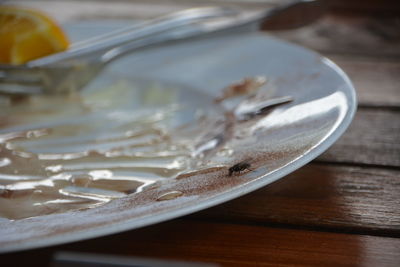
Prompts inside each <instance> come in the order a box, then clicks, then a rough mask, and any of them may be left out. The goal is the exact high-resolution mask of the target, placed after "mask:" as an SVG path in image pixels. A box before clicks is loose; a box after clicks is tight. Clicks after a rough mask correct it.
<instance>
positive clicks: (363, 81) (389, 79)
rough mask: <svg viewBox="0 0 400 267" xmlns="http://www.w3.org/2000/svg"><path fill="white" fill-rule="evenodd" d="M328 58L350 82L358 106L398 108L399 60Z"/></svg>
mask: <svg viewBox="0 0 400 267" xmlns="http://www.w3.org/2000/svg"><path fill="white" fill-rule="evenodd" d="M399 50H400V47H399ZM329 58H330V59H331V60H333V61H334V62H335V63H336V64H337V65H338V66H339V67H341V68H342V69H343V70H344V71H345V72H346V73H347V75H348V76H349V77H350V79H351V80H352V82H353V84H354V87H355V88H356V92H357V98H358V102H359V105H360V106H375V107H382V106H385V107H400V75H399V73H400V60H397V61H393V60H385V59H375V58H359V57H346V56H336V55H333V56H329Z"/></svg>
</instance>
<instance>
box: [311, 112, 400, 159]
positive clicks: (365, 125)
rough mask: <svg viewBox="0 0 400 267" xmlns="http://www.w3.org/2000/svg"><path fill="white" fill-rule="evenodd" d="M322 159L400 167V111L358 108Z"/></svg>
mask: <svg viewBox="0 0 400 267" xmlns="http://www.w3.org/2000/svg"><path fill="white" fill-rule="evenodd" d="M317 160H318V161H322V162H340V163H352V164H360V163H363V164H371V165H381V166H392V167H399V166H400V111H395V110H382V109H375V108H373V109H365V108H364V109H362V108H360V109H359V110H358V112H357V114H356V116H355V118H354V121H353V122H352V124H351V125H350V127H349V129H348V130H347V131H346V132H345V134H344V135H343V136H342V137H341V138H340V139H339V140H338V142H336V143H335V144H334V145H333V146H332V147H331V148H330V149H328V151H327V152H325V153H324V154H322V155H321V156H320V157H318V159H317Z"/></svg>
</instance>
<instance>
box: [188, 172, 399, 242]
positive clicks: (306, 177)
mask: <svg viewBox="0 0 400 267" xmlns="http://www.w3.org/2000/svg"><path fill="white" fill-rule="evenodd" d="M192 217H193V218H197V219H207V220H219V221H238V222H242V223H252V224H254V223H256V224H266V225H268V224H270V225H271V224H272V225H277V224H279V225H291V226H292V227H293V226H302V227H306V228H318V229H326V230H332V229H335V230H336V231H345V232H350V231H354V232H358V233H373V234H380V235H382V234H383V235H396V236H400V170H385V169H376V168H365V167H345V166H336V165H333V166H331V165H327V164H309V165H307V166H305V167H303V168H302V169H300V170H298V171H296V172H294V173H293V174H290V175H289V176H287V177H285V178H283V179H281V180H279V181H277V182H275V183H273V184H271V185H268V186H267V187H264V188H262V189H259V190H257V191H255V192H253V193H251V194H249V195H246V196H243V197H241V198H238V199H235V200H232V201H230V202H228V203H225V204H223V205H219V206H216V207H214V208H210V209H207V210H205V211H202V212H200V213H196V214H194V215H192Z"/></svg>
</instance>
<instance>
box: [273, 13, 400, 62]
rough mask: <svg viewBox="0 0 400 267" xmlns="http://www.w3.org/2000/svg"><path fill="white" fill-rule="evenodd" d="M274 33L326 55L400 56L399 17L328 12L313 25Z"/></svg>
mask: <svg viewBox="0 0 400 267" xmlns="http://www.w3.org/2000/svg"><path fill="white" fill-rule="evenodd" d="M273 34H274V35H275V36H278V37H280V38H283V39H286V40H289V41H291V42H294V43H298V44H300V45H303V46H305V47H308V48H311V49H314V50H317V51H320V52H321V53H322V54H324V55H331V54H335V55H338V54H342V55H362V56H372V57H379V58H383V57H386V58H393V57H396V58H399V56H400V25H399V24H398V23H397V22H396V17H372V16H362V15H360V16H355V15H354V14H349V15H337V14H328V15H327V16H325V17H323V18H322V19H320V20H319V21H318V22H316V23H314V24H312V25H310V26H307V27H304V28H301V29H295V30H289V31H281V32H273Z"/></svg>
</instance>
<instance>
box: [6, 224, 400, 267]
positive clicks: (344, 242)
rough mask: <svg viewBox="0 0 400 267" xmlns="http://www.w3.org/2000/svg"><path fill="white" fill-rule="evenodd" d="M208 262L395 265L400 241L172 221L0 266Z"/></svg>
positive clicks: (18, 256) (12, 257)
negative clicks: (110, 260) (64, 255)
mask: <svg viewBox="0 0 400 267" xmlns="http://www.w3.org/2000/svg"><path fill="white" fill-rule="evenodd" d="M60 250H62V251H75V252H76V251H85V252H96V253H106V254H113V255H124V256H129V255H131V256H141V257H152V258H162V259H178V260H186V261H199V262H212V263H218V264H221V265H222V266H254V265H257V266H283V265H284V266H289V265H290V266H358V265H362V266H396V267H397V266H399V264H400V258H399V257H398V255H399V253H400V239H395V238H388V237H375V236H365V235H350V234H337V233H323V232H314V231H304V230H293V229H277V228H269V227H260V226H248V225H234V224H218V223H208V222H193V221H189V220H174V221H170V222H166V223H162V224H158V225H155V226H151V227H147V228H144V229H139V230H135V231H129V232H125V233H122V234H118V235H113V236H109V237H104V238H98V239H93V240H89V241H85V242H78V243H72V244H69V245H64V246H58V247H54V248H51V249H42V250H35V251H30V252H23V253H16V254H10V255H5V256H3V257H2V258H0V260H1V262H2V266H8V265H7V263H9V262H10V261H12V263H13V264H14V265H10V266H23V265H22V264H26V266H28V265H29V263H32V262H35V263H40V262H42V263H44V260H43V259H45V258H47V259H48V257H49V256H50V254H51V253H52V252H54V251H60Z"/></svg>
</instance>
